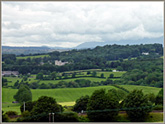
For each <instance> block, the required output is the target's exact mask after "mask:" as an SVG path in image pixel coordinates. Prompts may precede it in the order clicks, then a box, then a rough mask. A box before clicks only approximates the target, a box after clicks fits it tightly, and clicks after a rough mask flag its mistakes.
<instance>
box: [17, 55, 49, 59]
mask: <svg viewBox="0 0 165 124" xmlns="http://www.w3.org/2000/svg"><path fill="white" fill-rule="evenodd" d="M44 57H49V55H36V56H23V57H21V56H20V57H16V58H17V59H27V58H31V59H33V58H44Z"/></svg>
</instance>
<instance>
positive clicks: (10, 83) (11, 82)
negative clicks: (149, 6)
mask: <svg viewBox="0 0 165 124" xmlns="http://www.w3.org/2000/svg"><path fill="white" fill-rule="evenodd" d="M73 72H78V71H73ZM73 72H72V73H73ZM79 72H80V71H79ZM66 73H68V72H66ZM70 73H71V72H70ZM102 73H103V74H104V77H105V78H98V77H100V76H101V74H102ZM124 73H126V72H125V71H122V72H106V71H98V72H97V77H90V76H91V74H90V75H87V70H86V71H85V70H84V71H83V72H82V74H77V75H76V78H71V76H68V78H69V79H61V80H40V84H41V83H53V84H57V83H58V82H60V81H66V82H70V81H74V80H77V79H86V80H90V81H91V82H101V81H106V79H107V78H108V77H109V75H110V74H114V78H111V80H119V79H120V78H115V77H121V76H122V75H123V74H124ZM60 74H61V73H60ZM82 76H87V77H82ZM4 78H5V79H7V80H8V86H14V83H15V82H16V81H17V80H19V82H20V81H21V80H22V78H19V77H4ZM62 78H64V77H62ZM35 81H37V80H36V75H31V77H29V78H28V80H27V82H29V83H31V82H35ZM25 82H26V81H25Z"/></svg>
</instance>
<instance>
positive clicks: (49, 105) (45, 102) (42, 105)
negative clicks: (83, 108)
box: [31, 96, 63, 122]
mask: <svg viewBox="0 0 165 124" xmlns="http://www.w3.org/2000/svg"><path fill="white" fill-rule="evenodd" d="M62 111H63V108H62V106H61V105H59V104H57V102H56V100H55V99H54V98H52V97H48V96H41V97H39V98H38V100H37V101H36V104H35V105H34V106H33V109H32V110H31V116H32V117H34V116H37V115H42V114H43V116H39V117H38V118H33V119H32V120H33V121H38V122H41V121H47V122H48V121H49V120H48V114H49V113H56V112H62Z"/></svg>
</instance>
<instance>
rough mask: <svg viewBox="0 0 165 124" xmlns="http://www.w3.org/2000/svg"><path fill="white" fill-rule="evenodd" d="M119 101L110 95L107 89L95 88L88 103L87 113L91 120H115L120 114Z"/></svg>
mask: <svg viewBox="0 0 165 124" xmlns="http://www.w3.org/2000/svg"><path fill="white" fill-rule="evenodd" d="M118 108H119V101H118V100H117V99H116V97H115V96H114V95H109V94H108V93H106V92H105V89H100V90H95V91H94V93H93V94H92V95H91V97H90V98H89V102H88V104H87V115H88V118H89V119H90V120H91V121H95V122H108V121H115V120H116V117H117V115H118V111H119V110H118Z"/></svg>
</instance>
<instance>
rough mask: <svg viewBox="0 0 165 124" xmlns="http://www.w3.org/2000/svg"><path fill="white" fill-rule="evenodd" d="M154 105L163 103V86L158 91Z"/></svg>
mask: <svg viewBox="0 0 165 124" xmlns="http://www.w3.org/2000/svg"><path fill="white" fill-rule="evenodd" d="M155 104H156V105H163V88H162V89H161V90H160V91H159V93H158V95H157V96H156V100H155Z"/></svg>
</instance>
